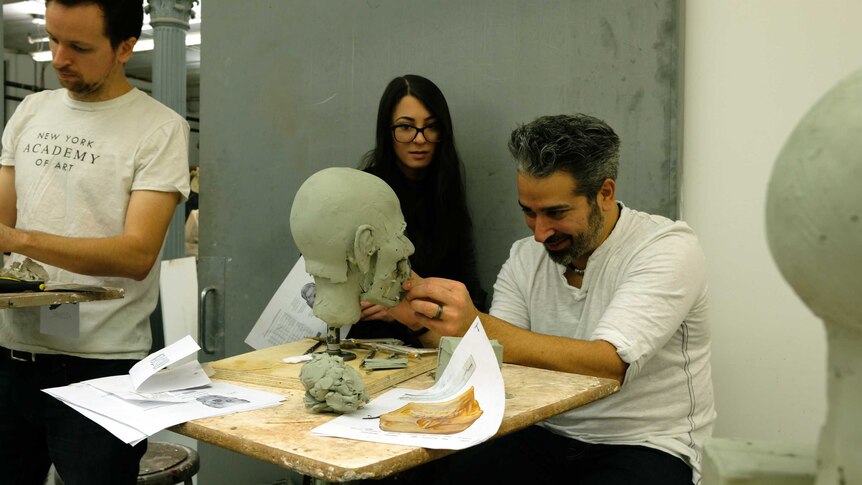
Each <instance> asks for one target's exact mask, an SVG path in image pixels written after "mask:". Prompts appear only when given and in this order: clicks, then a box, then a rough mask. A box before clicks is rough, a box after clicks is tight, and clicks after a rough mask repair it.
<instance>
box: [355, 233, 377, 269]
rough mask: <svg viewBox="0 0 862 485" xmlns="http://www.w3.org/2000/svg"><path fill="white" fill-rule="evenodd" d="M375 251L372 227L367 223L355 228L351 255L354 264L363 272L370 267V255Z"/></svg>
mask: <svg viewBox="0 0 862 485" xmlns="http://www.w3.org/2000/svg"><path fill="white" fill-rule="evenodd" d="M376 251H377V247H376V246H375V245H374V229H373V228H372V227H371V226H370V225H368V224H362V225H361V226H359V227H358V228H356V237H355V238H354V239H353V257H354V258H355V259H356V266H358V267H359V271H361V272H362V273H363V274H365V273H368V271H369V270H370V269H371V256H373V255H374V253H375V252H376Z"/></svg>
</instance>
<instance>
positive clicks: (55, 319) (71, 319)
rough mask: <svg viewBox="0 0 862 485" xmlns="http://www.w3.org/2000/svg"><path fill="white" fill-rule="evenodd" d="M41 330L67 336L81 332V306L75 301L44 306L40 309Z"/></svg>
mask: <svg viewBox="0 0 862 485" xmlns="http://www.w3.org/2000/svg"><path fill="white" fill-rule="evenodd" d="M39 316H40V322H39V332H40V333H43V334H45V335H54V336H57V337H65V338H78V336H79V335H80V334H81V307H80V306H78V305H77V304H74V303H69V304H65V305H59V306H54V305H50V306H47V305H46V306H43V307H41V309H40V315H39Z"/></svg>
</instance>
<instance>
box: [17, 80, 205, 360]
mask: <svg viewBox="0 0 862 485" xmlns="http://www.w3.org/2000/svg"><path fill="white" fill-rule="evenodd" d="M188 139H189V128H188V123H186V121H185V120H184V119H183V118H182V117H181V116H179V115H178V114H177V113H175V112H174V111H172V110H170V109H169V108H167V107H165V106H164V105H162V104H161V103H159V102H158V101H156V100H154V99H153V98H151V97H149V96H148V95H147V94H146V93H144V92H142V91H139V90H138V89H132V90H131V91H129V92H128V93H126V94H124V95H122V96H120V97H118V98H115V99H112V100H109V101H104V102H95V103H92V102H81V101H76V100H73V99H71V98H70V97H69V96H68V93H67V91H66V90H65V89H58V90H55V91H43V92H40V93H37V94H32V95H30V96H27V98H25V99H24V102H22V103H21V105H19V106H18V108H17V109H16V110H15V113H14V114H13V115H12V118H11V119H10V120H9V123H8V124H7V126H6V129H5V131H4V132H3V151H2V156H0V164H2V165H7V166H14V167H15V190H16V193H17V197H18V200H17V209H18V212H17V214H18V215H17V223H16V227H17V228H19V229H24V230H30V231H41V232H46V233H50V234H56V235H59V236H65V237H96V238H98V237H111V236H117V235H119V234H121V233H122V232H123V225H124V223H125V219H126V209H127V208H128V205H129V199H130V197H131V193H132V191H134V190H153V191H160V192H179V193H180V194H182V197H183V198H186V197H188V193H189V166H188ZM21 259H23V256H21V255H19V254H13V255H12V257H11V258H10V259H9V262H8V263H10V264H11V263H12V262H14V261H18V260H21ZM40 264H42V266H44V267H45V269H46V270H47V271H48V275H49V280H48V281H49V282H62V283H70V282H71V283H83V284H88V285H98V286H109V287H118V288H123V289H124V290H125V298H123V299H120V300H110V301H100V302H87V303H81V304H79V306H80V323H81V326H80V337H79V338H77V339H70V338H64V337H58V336H50V335H45V334H42V333H40V332H39V311H40V309H39V308H24V309H16V310H3V311H2V312H0V345H2V346H4V347H7V348H12V349H15V350H26V351H30V352H36V353H63V354H69V355H76V356H80V357H88V358H97V359H125V358H142V357H144V356H146V355H147V353H149V350H150V347H151V340H152V338H151V335H150V327H149V316H150V313H151V312H152V311H153V309H154V308H155V305H156V301H157V297H158V279H159V268H160V265H159V264H158V262H156V264H155V265H154V266H153V269H152V270H150V273H149V275H148V276H147V277H146V278H145V279H144V280H143V281H134V280H132V279H130V278H120V277H95V276H85V275H80V274H75V273H71V272H69V271H65V270H62V269H60V268H57V267H54V266H50V265H46V264H44V263H41V262H40Z"/></svg>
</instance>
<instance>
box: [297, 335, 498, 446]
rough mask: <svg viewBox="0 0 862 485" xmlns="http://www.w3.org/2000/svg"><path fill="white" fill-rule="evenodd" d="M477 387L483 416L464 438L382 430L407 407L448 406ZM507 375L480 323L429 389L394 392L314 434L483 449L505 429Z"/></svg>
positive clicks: (318, 428)
mask: <svg viewBox="0 0 862 485" xmlns="http://www.w3.org/2000/svg"><path fill="white" fill-rule="evenodd" d="M471 386H472V387H473V392H474V397H475V399H476V400H477V401H478V402H479V407H480V408H481V409H482V411H483V413H482V415H481V416H480V417H479V419H477V420H476V421H475V422H473V424H472V425H470V427H469V428H467V429H466V430H464V431H461V432H460V433H455V434H449V435H442V434H438V435H435V434H421V433H397V432H389V431H383V430H381V429H380V419H377V417H379V416H380V415H381V414H384V413H387V412H390V411H394V410H395V409H398V408H400V407H401V406H403V405H405V404H407V403H408V402H419V401H421V402H444V401H448V400H450V399H453V398H455V397H456V396H459V395H460V394H462V393H463V392H464V391H466V390H468V389H469V388H470V387H471ZM505 397H506V396H505V387H504V385H503V375H502V374H501V373H500V368H499V367H498V365H497V357H496V356H495V355H494V349H493V348H492V347H491V342H490V341H488V336H487V335H486V334H485V330H484V328H482V324H481V322H480V321H479V319H478V318H477V319H476V320H475V321H474V322H473V325H472V326H471V327H470V330H468V331H467V334H466V335H464V338H463V339H462V340H461V343H460V344H459V345H458V347H457V348H456V349H455V351H454V352H453V354H452V358H451V359H450V360H449V365H447V366H446V370H445V371H444V372H443V375H442V376H441V377H440V379H438V381H437V382H436V383H435V384H434V385H433V386H432V387H430V388H428V389H425V390H422V391H416V390H411V389H403V388H395V389H392V390H391V391H389V392H387V393H385V394H383V395H381V396H380V397H378V398H376V399H374V400H373V401H371V402H370V403H368V405H366V407H364V408H362V409H359V410H358V411H356V412H353V413H350V414H344V415H342V416H339V417H337V418H335V419H333V420H332V421H329V422H328V423H326V424H323V425H321V426H318V427H317V428H314V429H313V430H312V431H311V432H312V434H315V435H319V436H335V437H339V438H349V439H356V440H362V441H376V442H380V443H390V444H398V445H407V446H421V447H424V448H435V449H448V450H460V449H463V448H467V447H469V446H473V445H476V444H479V443H481V442H483V441H485V440H487V439H488V438H490V437H491V436H493V435H494V434H496V433H497V430H498V429H500V423H501V422H502V421H503V412H504V411H505Z"/></svg>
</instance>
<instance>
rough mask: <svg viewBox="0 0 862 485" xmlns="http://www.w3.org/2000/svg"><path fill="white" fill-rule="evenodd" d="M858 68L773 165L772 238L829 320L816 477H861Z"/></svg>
mask: <svg viewBox="0 0 862 485" xmlns="http://www.w3.org/2000/svg"><path fill="white" fill-rule="evenodd" d="M860 185H862V71H858V72H856V73H855V74H853V75H851V76H850V77H849V78H847V79H845V80H844V81H842V82H841V83H839V84H838V85H837V86H835V87H834V88H833V89H832V90H830V91H829V92H828V93H827V94H826V95H825V96H824V97H823V98H821V99H820V100H819V101H818V102H817V104H815V105H814V107H813V108H812V109H811V110H810V111H809V112H808V113H807V114H806V115H805V116H804V117H803V118H802V120H801V121H800V122H799V125H798V126H797V127H796V129H795V130H794V131H793V133H792V134H791V136H790V139H789V140H788V141H787V143H786V144H785V146H784V148H783V149H782V151H781V153H780V155H779V156H778V160H777V161H776V163H775V167H774V168H773V172H772V177H771V180H770V182H769V190H768V194H767V203H766V232H767V237H768V240H769V247H770V249H771V251H772V255H773V257H774V258H775V262H776V263H777V265H778V268H779V269H780V271H781V273H782V275H784V278H785V279H786V280H787V281H788V282H789V283H790V285H791V286H792V287H793V289H794V290H795V291H796V293H797V294H798V295H799V296H800V298H802V300H803V301H804V302H805V304H806V305H807V306H808V307H809V308H810V309H811V310H812V311H813V312H814V314H816V315H817V316H818V317H820V318H821V319H822V320H823V323H824V325H825V327H826V334H827V343H828V349H829V350H828V352H829V356H828V381H827V382H828V395H827V398H828V413H827V417H826V423H825V425H824V426H823V428H822V430H821V433H820V440H819V444H818V449H817V484H818V485H825V484H843V483H846V484H852V483H859V484H862V298H860V297H862V187H860Z"/></svg>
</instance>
